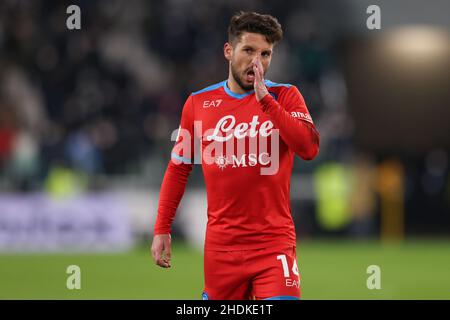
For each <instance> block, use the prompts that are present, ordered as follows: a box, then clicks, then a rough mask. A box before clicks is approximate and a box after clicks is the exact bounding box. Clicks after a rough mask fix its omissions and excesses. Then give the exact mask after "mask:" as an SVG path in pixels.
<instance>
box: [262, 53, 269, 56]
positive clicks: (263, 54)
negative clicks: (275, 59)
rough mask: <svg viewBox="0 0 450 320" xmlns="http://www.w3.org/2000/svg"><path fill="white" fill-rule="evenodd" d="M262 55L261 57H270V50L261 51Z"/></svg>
mask: <svg viewBox="0 0 450 320" xmlns="http://www.w3.org/2000/svg"><path fill="white" fill-rule="evenodd" d="M262 56H263V57H270V52H263V53H262Z"/></svg>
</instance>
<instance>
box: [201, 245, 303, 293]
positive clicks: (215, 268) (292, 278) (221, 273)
mask: <svg viewBox="0 0 450 320" xmlns="http://www.w3.org/2000/svg"><path fill="white" fill-rule="evenodd" d="M296 257H297V256H296V248H295V247H294V246H289V247H285V248H282V249H277V248H264V249H254V250H240V251H210V250H205V256H204V271H205V289H204V292H203V299H204V300H206V299H211V300H247V299H257V300H260V299H300V275H299V272H298V266H297V259H296Z"/></svg>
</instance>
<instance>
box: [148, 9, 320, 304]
mask: <svg viewBox="0 0 450 320" xmlns="http://www.w3.org/2000/svg"><path fill="white" fill-rule="evenodd" d="M282 35H283V33H282V29H281V25H280V24H279V22H278V21H277V19H276V18H274V17H272V16H271V15H266V14H258V13H255V12H240V13H238V14H236V15H234V16H233V17H232V18H231V21H230V25H229V28H228V42H226V43H225V45H224V49H223V50H224V55H225V58H226V59H227V60H228V63H229V73H228V79H227V80H224V81H222V82H220V83H217V84H214V85H211V86H209V87H207V88H204V89H202V90H200V91H197V92H193V93H191V94H190V95H189V97H188V98H187V100H186V102H185V104H184V107H183V111H182V116H181V123H180V129H179V136H178V137H177V141H176V143H175V146H174V148H173V150H172V157H171V160H170V161H169V164H168V166H167V170H166V173H165V176H164V180H163V182H162V185H161V191H160V199H159V205H158V215H157V219H156V223H155V228H154V238H153V243H152V248H151V252H152V256H153V259H154V260H155V262H156V264H157V265H159V266H161V267H163V268H168V267H170V266H171V264H170V259H171V236H170V233H171V224H172V222H173V219H174V217H175V212H176V210H177V208H178V205H179V203H180V201H181V198H182V196H183V193H184V190H185V186H186V182H187V179H188V176H189V174H190V172H191V170H192V167H193V164H194V161H195V157H194V155H193V152H192V149H195V143H194V141H195V139H200V143H199V144H200V147H201V149H202V150H204V151H206V150H207V149H208V148H210V149H213V151H212V152H211V153H210V158H211V159H212V160H211V159H210V160H209V161H202V162H201V164H202V170H203V173H204V178H205V184H206V192H207V201H208V212H207V214H208V223H207V230H206V238H205V247H204V250H205V251H204V280H205V287H204V292H203V295H202V297H203V299H221V300H225V299H227V300H228V299H233V300H245V299H299V298H300V291H301V290H300V275H299V272H298V266H297V261H296V233H295V228H294V224H293V220H292V215H291V209H290V199H289V190H290V176H291V173H292V165H293V161H294V155H295V154H297V155H298V156H300V157H301V158H302V159H304V160H312V159H314V157H315V156H316V155H317V153H318V151H319V133H318V132H317V130H316V128H315V126H314V123H313V121H312V119H311V116H310V114H309V111H308V109H307V107H306V105H305V101H304V99H303V97H302V95H301V94H300V92H299V90H298V89H297V87H296V86H294V85H291V84H284V83H275V82H272V81H270V80H267V79H264V75H265V73H266V72H267V70H268V68H269V65H270V61H271V59H272V55H273V50H274V45H275V44H276V43H277V42H279V41H280V40H281V39H282ZM273 136H275V137H277V138H278V139H275V140H270V139H269V138H273ZM251 139H257V140H258V141H260V140H262V139H269V141H268V142H267V144H266V146H267V147H266V148H265V147H264V146H265V145H264V144H261V145H257V146H256V147H252V146H251V144H250V140H251ZM230 141H231V142H232V143H231V144H230ZM242 142H244V144H243V145H242ZM212 144H215V145H214V147H211V146H212ZM238 144H241V149H240V152H237V151H236V150H235V149H236V148H235V147H236V145H238ZM242 146H244V147H243V148H242ZM219 147H223V148H219ZM237 149H239V148H237ZM225 150H226V151H225ZM205 160H206V159H205ZM263 169H267V171H266V172H264V170H263Z"/></svg>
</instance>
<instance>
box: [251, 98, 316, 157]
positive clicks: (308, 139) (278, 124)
mask: <svg viewBox="0 0 450 320" xmlns="http://www.w3.org/2000/svg"><path fill="white" fill-rule="evenodd" d="M260 104H261V107H262V110H263V112H265V113H266V114H268V115H269V116H270V119H271V121H272V122H273V124H274V126H275V128H276V129H278V130H279V133H280V136H281V138H282V139H283V141H284V142H285V143H286V144H287V145H288V146H289V148H291V149H292V150H293V151H294V152H295V153H296V154H297V155H299V156H300V157H301V158H302V159H305V160H312V159H314V157H315V156H316V155H317V153H318V152H319V144H320V136H319V132H318V131H317V130H316V128H315V126H314V124H312V123H310V122H307V121H304V120H300V119H296V118H294V117H293V116H292V115H290V114H289V112H287V111H286V110H285V109H283V108H282V107H281V105H280V104H279V103H278V102H277V101H276V100H275V99H274V98H273V97H272V96H271V95H270V94H267V95H266V96H265V97H264V98H263V99H261V100H260Z"/></svg>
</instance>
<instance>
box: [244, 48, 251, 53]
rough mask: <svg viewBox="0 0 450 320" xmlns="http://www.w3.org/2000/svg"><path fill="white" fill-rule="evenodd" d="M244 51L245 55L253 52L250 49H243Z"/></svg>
mask: <svg viewBox="0 0 450 320" xmlns="http://www.w3.org/2000/svg"><path fill="white" fill-rule="evenodd" d="M244 51H245V52H247V53H252V51H253V50H252V49H250V48H245V49H244Z"/></svg>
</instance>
